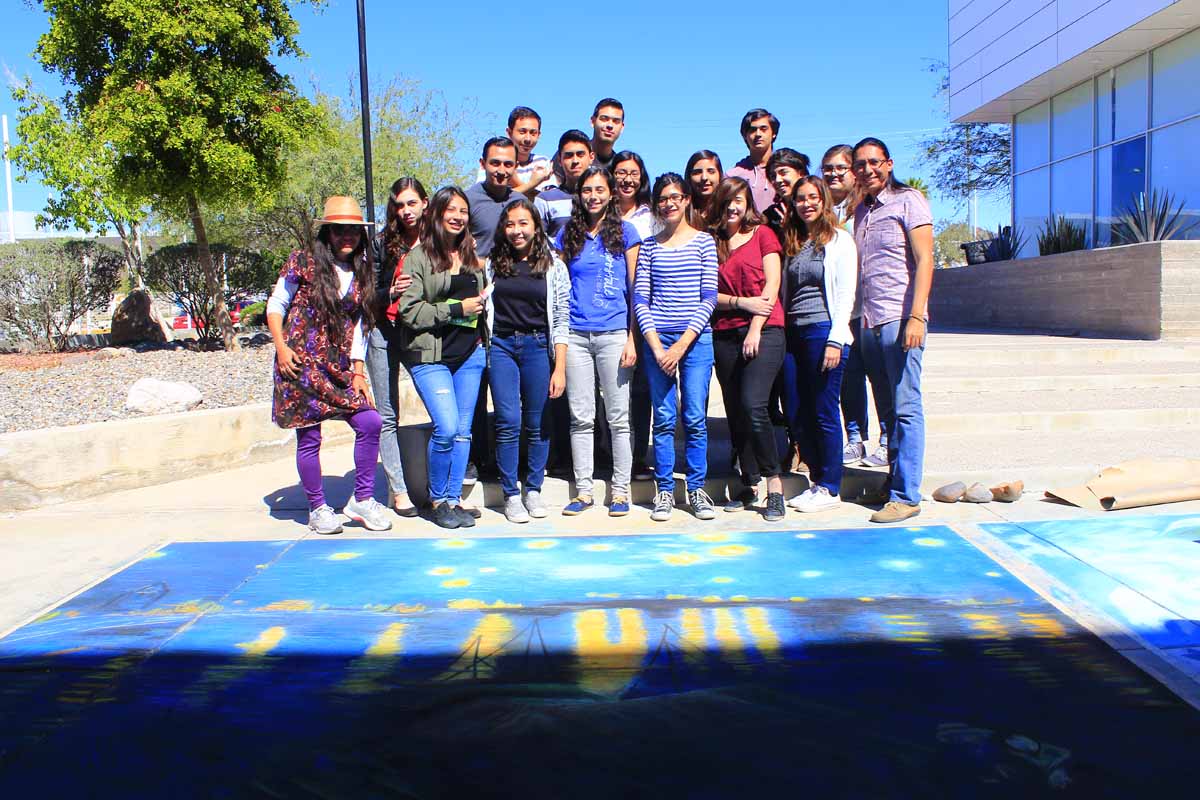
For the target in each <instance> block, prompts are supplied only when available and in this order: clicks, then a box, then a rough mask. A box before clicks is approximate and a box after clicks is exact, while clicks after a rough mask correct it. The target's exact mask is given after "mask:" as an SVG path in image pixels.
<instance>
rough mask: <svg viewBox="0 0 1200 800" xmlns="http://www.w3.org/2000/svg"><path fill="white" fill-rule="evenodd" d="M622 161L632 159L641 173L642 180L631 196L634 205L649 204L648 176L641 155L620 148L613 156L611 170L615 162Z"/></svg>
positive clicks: (615, 166) (614, 166)
mask: <svg viewBox="0 0 1200 800" xmlns="http://www.w3.org/2000/svg"><path fill="white" fill-rule="evenodd" d="M622 161H632V162H633V163H635V164H637V168H638V171H639V172H640V173H641V174H642V181H641V183H639V184H638V190H637V194H635V195H634V196H633V204H634V207H635V208H636V207H637V206H648V205H650V176H649V175H647V174H646V162H645V161H642V157H641V156H639V155H638V154H637V153H635V152H633V151H632V150H622V151H621V152H619V153H617V154H616V155H615V156H613V160H612V166H613V172H616V170H617V164H620V163H621V162H622ZM614 177H615V176H614Z"/></svg>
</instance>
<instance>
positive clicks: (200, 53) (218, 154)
mask: <svg viewBox="0 0 1200 800" xmlns="http://www.w3.org/2000/svg"><path fill="white" fill-rule="evenodd" d="M309 2H310V3H311V4H313V5H322V4H323V2H324V0H309ZM42 5H43V6H44V8H45V10H46V12H47V14H48V15H49V16H50V30H49V32H48V33H46V34H44V35H43V36H42V37H41V38H40V39H39V40H38V47H37V57H38V59H39V60H40V61H41V63H42V65H43V67H45V68H46V69H48V70H50V71H51V72H53V73H56V74H58V75H59V76H61V78H62V80H63V82H64V83H65V84H66V85H67V87H68V93H67V96H66V97H65V98H64V101H63V105H64V107H65V108H66V110H67V114H68V116H73V117H77V118H78V119H79V120H80V122H81V124H82V125H83V127H84V129H85V130H87V131H89V132H90V134H91V135H93V136H95V137H97V139H98V140H99V141H101V142H103V143H104V145H105V146H106V147H109V148H111V150H112V152H114V153H116V154H117V156H116V159H115V163H114V165H113V173H112V180H113V184H114V185H115V186H116V187H117V188H118V189H119V191H120V192H121V194H122V195H123V196H126V197H146V198H149V200H150V202H151V205H152V206H153V207H154V209H155V210H156V211H159V212H161V213H163V214H165V215H168V216H177V217H182V218H185V219H187V220H189V221H190V222H191V225H192V232H193V234H194V237H195V242H196V246H197V251H198V257H199V260H200V264H201V265H202V268H203V272H204V281H205V291H206V292H207V294H208V296H209V298H210V300H211V302H212V304H213V307H214V316H215V319H216V323H217V325H218V326H219V328H220V330H221V333H222V338H223V340H224V343H225V346H226V347H228V348H231V349H232V348H235V347H236V346H237V342H236V339H235V338H234V330H233V324H232V322H231V321H230V319H229V313H228V311H227V309H226V308H225V301H224V297H223V296H222V292H221V283H220V280H219V276H218V274H217V268H216V265H215V264H214V262H213V258H212V253H211V251H210V248H209V243H208V234H207V230H206V228H205V219H204V214H203V212H202V211H201V204H202V203H203V204H206V205H210V206H220V205H222V204H226V203H231V202H235V201H243V202H254V201H255V200H259V199H261V198H264V197H267V196H269V195H270V193H271V192H272V191H274V190H275V188H276V187H277V186H278V185H279V184H280V182H281V181H282V179H283V177H284V167H283V159H282V155H283V153H284V151H285V150H286V149H287V148H288V147H291V146H294V145H295V144H296V143H297V142H298V141H299V140H300V139H301V138H302V132H303V131H306V130H309V129H312V128H314V127H319V126H320V124H321V115H320V114H319V113H318V112H317V110H316V109H315V108H314V107H313V105H312V103H310V102H309V101H308V100H307V99H305V98H303V97H301V96H300V95H299V94H298V93H297V92H296V89H295V86H294V84H293V83H292V81H291V79H290V78H288V77H287V76H285V75H283V74H282V73H280V72H279V71H278V69H276V67H275V65H274V64H273V63H272V62H271V57H272V56H275V57H282V56H288V55H293V56H302V55H303V53H302V52H301V50H300V48H299V46H298V44H297V41H296V36H297V34H298V32H299V27H298V25H297V23H296V21H295V19H294V18H293V17H292V15H291V10H290V8H289V4H288V3H287V2H286V0H188V2H186V3H181V2H179V0H107V1H106V2H103V3H96V2H84V1H83V0H43V4H42Z"/></svg>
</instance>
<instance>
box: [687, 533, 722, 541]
mask: <svg viewBox="0 0 1200 800" xmlns="http://www.w3.org/2000/svg"><path fill="white" fill-rule="evenodd" d="M688 538H689V539H692V540H693V541H697V542H728V541H729V534H728V533H693V534H692V535H691V536H689V537H688Z"/></svg>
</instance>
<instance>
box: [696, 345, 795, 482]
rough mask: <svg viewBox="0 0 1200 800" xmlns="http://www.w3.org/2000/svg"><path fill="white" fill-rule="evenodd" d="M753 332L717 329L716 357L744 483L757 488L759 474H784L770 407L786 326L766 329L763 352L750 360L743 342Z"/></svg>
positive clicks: (733, 441)
mask: <svg viewBox="0 0 1200 800" xmlns="http://www.w3.org/2000/svg"><path fill="white" fill-rule="evenodd" d="M749 332H750V329H749V327H745V328H737V329H735V330H731V331H715V332H714V333H713V359H714V361H715V362H716V370H717V382H718V383H720V384H721V395H722V396H723V397H724V398H725V418H726V419H727V420H729V437H730V440H731V441H732V443H733V452H734V453H736V454H737V457H738V463H739V464H740V465H741V469H742V483H743V484H744V485H745V486H748V487H752V486H755V485H757V484H758V481H759V478H760V477H766V478H773V477H775V476H777V475H779V474H780V469H779V452H778V450H777V449H776V444H775V427H774V426H773V425H772V424H771V415H770V413H769V412H768V410H767V409H768V404H769V402H770V399H771V385H772V384H774V383H775V377H776V376H777V375H778V374H779V368H780V367H781V366H782V365H783V356H784V352H785V348H786V344H785V340H784V335H783V328H776V327H771V328H763V332H762V338H761V339H760V340H759V345H758V355H757V356H755V357H754V358H752V359H750V360H749V361H747V360H746V359H745V358H744V357H743V356H742V342H743V341H745V339H746V334H747V333H749Z"/></svg>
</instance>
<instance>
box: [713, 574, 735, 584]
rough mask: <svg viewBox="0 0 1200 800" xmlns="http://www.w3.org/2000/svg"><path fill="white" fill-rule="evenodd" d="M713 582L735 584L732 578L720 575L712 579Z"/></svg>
mask: <svg viewBox="0 0 1200 800" xmlns="http://www.w3.org/2000/svg"><path fill="white" fill-rule="evenodd" d="M712 582H713V583H733V578H730V577H729V576H728V575H718V576H717V577H715V578H713V579H712Z"/></svg>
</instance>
